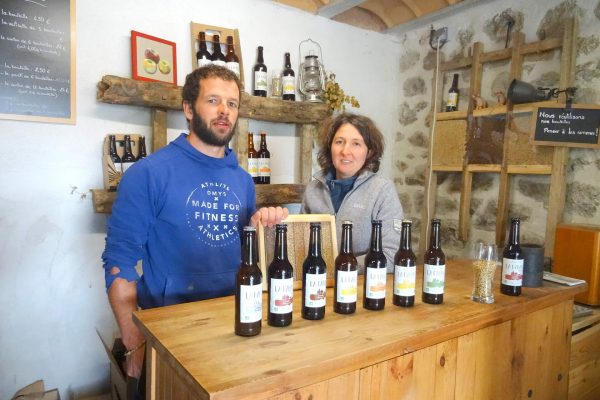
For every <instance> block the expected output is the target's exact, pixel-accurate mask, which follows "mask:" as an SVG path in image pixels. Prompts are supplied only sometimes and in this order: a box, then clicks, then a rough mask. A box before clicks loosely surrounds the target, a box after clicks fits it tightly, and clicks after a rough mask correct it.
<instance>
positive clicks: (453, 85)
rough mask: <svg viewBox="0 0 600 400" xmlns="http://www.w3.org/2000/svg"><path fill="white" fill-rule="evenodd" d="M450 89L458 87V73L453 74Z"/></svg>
mask: <svg viewBox="0 0 600 400" xmlns="http://www.w3.org/2000/svg"><path fill="white" fill-rule="evenodd" d="M450 89H452V90H456V89H458V75H457V74H454V77H453V78H452V86H451V87H450Z"/></svg>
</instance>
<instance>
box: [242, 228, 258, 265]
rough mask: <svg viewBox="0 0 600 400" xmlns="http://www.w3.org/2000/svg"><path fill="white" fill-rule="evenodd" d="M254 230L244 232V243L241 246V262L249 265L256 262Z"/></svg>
mask: <svg viewBox="0 0 600 400" xmlns="http://www.w3.org/2000/svg"><path fill="white" fill-rule="evenodd" d="M255 243H256V232H255V231H250V232H244V245H243V248H242V263H243V264H245V265H247V266H250V265H255V264H256V263H257V261H258V260H257V253H256V248H255Z"/></svg>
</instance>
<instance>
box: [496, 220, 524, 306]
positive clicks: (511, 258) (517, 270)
mask: <svg viewBox="0 0 600 400" xmlns="http://www.w3.org/2000/svg"><path fill="white" fill-rule="evenodd" d="M520 227H521V219H520V218H512V219H511V221H510V232H509V234H508V235H509V236H508V243H507V244H506V247H505V248H504V253H502V280H501V282H500V292H501V293H503V294H507V295H509V296H519V295H520V294H521V287H522V286H523V252H522V250H521V246H520V245H519V231H520Z"/></svg>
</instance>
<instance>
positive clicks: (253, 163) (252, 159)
mask: <svg viewBox="0 0 600 400" xmlns="http://www.w3.org/2000/svg"><path fill="white" fill-rule="evenodd" d="M248 173H249V174H250V176H251V177H252V180H253V181H254V183H258V152H257V151H256V150H255V149H254V135H253V134H252V132H248Z"/></svg>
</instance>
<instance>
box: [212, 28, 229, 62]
mask: <svg viewBox="0 0 600 400" xmlns="http://www.w3.org/2000/svg"><path fill="white" fill-rule="evenodd" d="M212 43H213V52H212V56H211V60H212V63H213V64H215V65H218V66H219V67H224V66H226V65H227V63H226V62H225V55H224V54H223V52H222V51H221V38H220V37H219V35H213V42H212Z"/></svg>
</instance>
